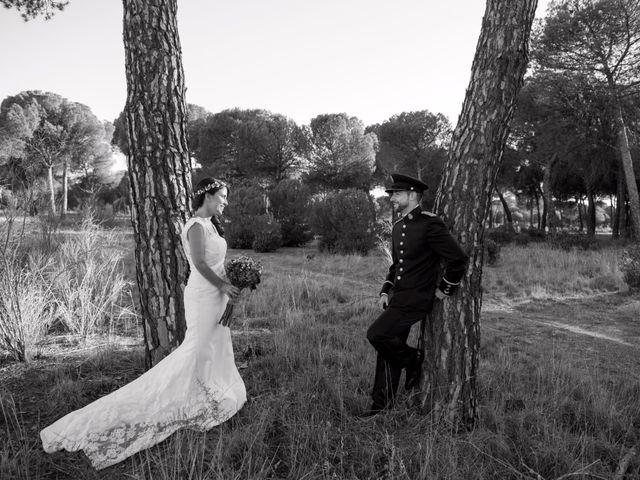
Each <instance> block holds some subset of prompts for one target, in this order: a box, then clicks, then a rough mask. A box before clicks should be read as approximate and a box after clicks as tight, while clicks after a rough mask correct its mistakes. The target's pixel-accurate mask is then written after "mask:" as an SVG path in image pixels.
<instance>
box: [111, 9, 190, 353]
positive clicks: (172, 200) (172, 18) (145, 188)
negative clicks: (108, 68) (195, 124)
mask: <svg viewBox="0 0 640 480" xmlns="http://www.w3.org/2000/svg"><path fill="white" fill-rule="evenodd" d="M123 5H124V28H123V30H124V31H123V36H124V47H125V57H126V58H125V65H126V76H127V103H126V107H125V112H126V118H127V137H128V141H129V156H128V163H129V180H130V185H131V188H130V189H129V190H130V196H131V212H132V213H131V217H132V222H133V228H134V234H135V240H136V271H137V277H138V287H139V291H140V305H141V309H142V316H143V319H144V324H145V329H144V332H145V342H146V350H147V355H146V360H147V366H152V365H155V364H156V363H158V362H159V361H160V360H161V359H162V358H164V357H165V356H166V355H167V354H169V353H170V352H171V350H173V349H174V348H175V347H176V346H177V345H178V344H179V343H180V342H181V341H182V339H183V338H184V333H185V330H186V326H185V320H184V305H183V295H182V285H183V284H184V283H185V279H186V275H187V268H188V266H187V263H186V259H185V256H184V252H183V250H182V246H181V244H180V230H181V226H182V225H183V224H184V222H185V220H186V217H187V213H188V211H189V209H190V203H189V198H188V192H190V190H191V178H190V176H191V165H190V161H189V155H188V149H187V140H186V138H187V137H186V118H187V115H186V114H187V108H186V102H185V96H184V95H185V86H184V74H183V70H182V57H181V50H180V40H179V37H178V30H177V22H176V8H177V5H176V0H167V1H163V0H146V1H142V0H123Z"/></svg>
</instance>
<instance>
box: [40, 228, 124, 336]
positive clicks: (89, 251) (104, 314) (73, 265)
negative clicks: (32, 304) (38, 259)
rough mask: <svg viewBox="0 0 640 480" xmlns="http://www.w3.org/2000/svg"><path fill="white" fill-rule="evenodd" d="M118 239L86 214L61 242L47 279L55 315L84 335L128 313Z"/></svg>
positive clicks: (69, 327)
mask: <svg viewBox="0 0 640 480" xmlns="http://www.w3.org/2000/svg"><path fill="white" fill-rule="evenodd" d="M118 242H119V237H118V235H117V234H116V233H114V232H107V231H104V230H100V228H99V227H98V226H97V225H96V224H95V223H94V222H93V220H92V219H91V218H86V219H85V220H84V222H83V223H82V227H81V230H80V232H79V233H78V235H73V236H71V237H69V238H67V239H66V240H65V241H64V242H63V243H61V244H60V247H59V251H58V252H57V253H56V258H55V262H54V264H53V265H54V268H53V269H51V272H50V273H49V275H50V277H51V278H50V282H51V286H52V292H53V297H54V302H55V304H56V307H57V309H56V315H57V318H58V319H59V320H60V321H61V322H62V323H63V324H64V325H65V326H66V328H67V329H68V330H69V331H70V332H72V333H74V334H76V335H81V336H83V337H86V336H88V335H91V334H93V333H95V332H96V330H97V329H98V327H103V326H105V325H107V324H108V322H110V321H112V320H113V319H114V318H121V317H122V316H123V315H130V314H131V311H130V310H129V309H128V308H127V307H125V306H124V305H123V303H122V302H123V299H124V298H125V296H126V294H127V291H128V286H129V282H128V281H127V280H126V279H125V278H124V274H123V272H122V268H121V263H120V262H121V260H122V257H123V251H122V249H121V248H119V245H118Z"/></svg>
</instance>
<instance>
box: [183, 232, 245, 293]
mask: <svg viewBox="0 0 640 480" xmlns="http://www.w3.org/2000/svg"><path fill="white" fill-rule="evenodd" d="M187 240H188V242H189V250H191V260H192V261H193V265H194V266H195V267H196V269H197V270H198V272H200V274H201V275H202V276H203V277H204V278H206V279H207V280H209V282H211V283H212V284H213V285H214V286H215V287H217V288H219V289H220V290H221V291H222V293H224V294H225V295H227V296H228V297H229V298H235V297H237V296H238V294H239V293H240V290H239V289H238V288H237V287H234V286H233V285H231V284H230V283H229V282H227V281H225V280H223V279H222V278H220V276H219V275H218V274H216V272H214V271H213V270H212V269H211V267H209V265H207V262H206V259H205V238H204V229H203V228H202V225H199V224H197V223H194V224H193V226H192V227H191V228H189V231H188V232H187Z"/></svg>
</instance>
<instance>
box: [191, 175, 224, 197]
mask: <svg viewBox="0 0 640 480" xmlns="http://www.w3.org/2000/svg"><path fill="white" fill-rule="evenodd" d="M226 186H227V184H226V183H224V182H223V181H222V180H218V179H215V178H214V179H213V181H212V182H211V183H209V184H207V185H205V186H204V187H202V188H200V189H198V190H196V192H195V193H194V195H195V196H196V197H197V196H199V195H202V194H203V193H207V192H208V191H209V190H213V189H216V188H222V187H226Z"/></svg>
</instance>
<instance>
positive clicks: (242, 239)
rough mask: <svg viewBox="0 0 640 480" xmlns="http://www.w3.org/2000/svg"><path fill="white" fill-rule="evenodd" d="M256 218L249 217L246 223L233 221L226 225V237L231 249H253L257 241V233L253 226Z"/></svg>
mask: <svg viewBox="0 0 640 480" xmlns="http://www.w3.org/2000/svg"><path fill="white" fill-rule="evenodd" d="M253 218H255V217H252V216H248V217H246V218H245V220H244V221H242V220H238V221H231V222H230V223H228V224H226V225H225V237H226V239H227V243H228V244H229V248H241V249H245V248H251V246H252V245H253V240H254V239H255V232H254V231H253V226H252V225H251V222H252V219H253Z"/></svg>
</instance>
